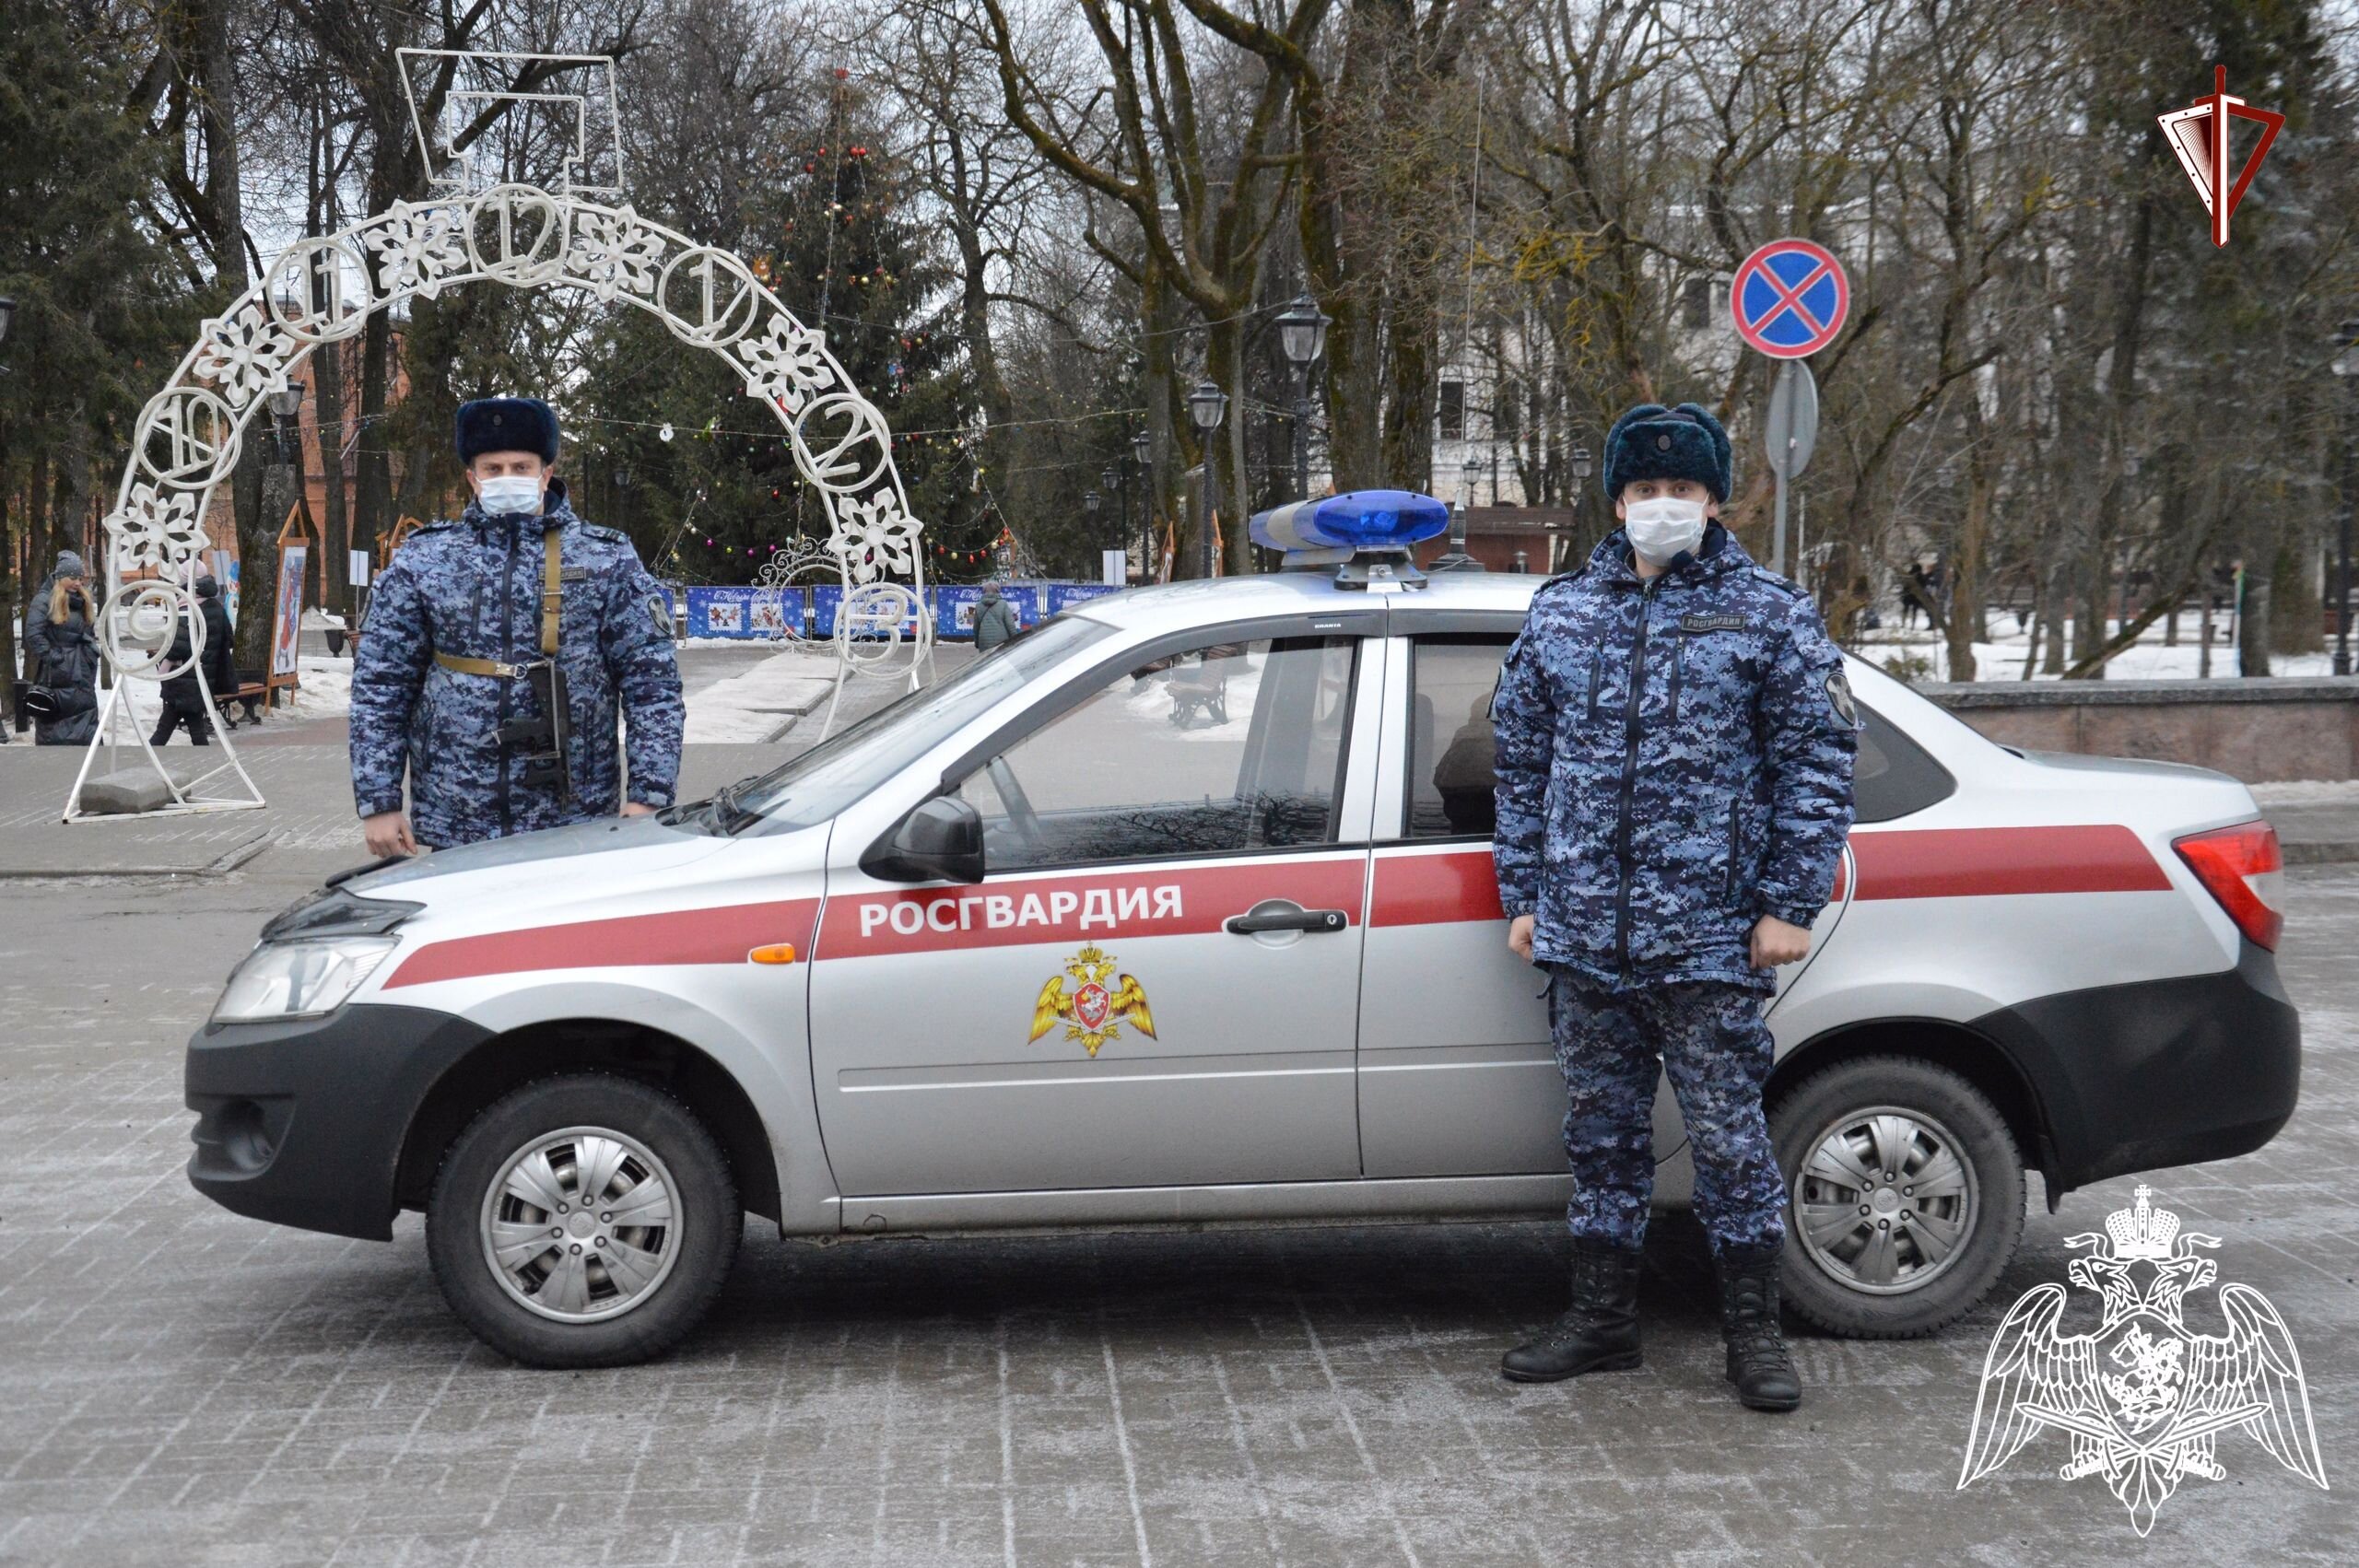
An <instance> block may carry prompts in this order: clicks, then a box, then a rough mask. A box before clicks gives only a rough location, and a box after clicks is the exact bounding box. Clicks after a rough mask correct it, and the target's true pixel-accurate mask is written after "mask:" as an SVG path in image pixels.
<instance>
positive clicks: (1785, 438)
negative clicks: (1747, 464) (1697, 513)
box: [1769, 359, 1794, 577]
mask: <svg viewBox="0 0 2359 1568" xmlns="http://www.w3.org/2000/svg"><path fill="white" fill-rule="evenodd" d="M1793 379H1794V362H1793V361H1792V360H1790V359H1786V360H1781V361H1780V362H1779V363H1778V387H1777V390H1776V391H1775V392H1772V393H1771V394H1770V396H1771V398H1772V400H1773V401H1772V403H1771V406H1772V407H1776V406H1778V403H1779V402H1780V401H1782V403H1783V404H1784V406H1785V407H1786V408H1787V409H1790V408H1791V407H1792V406H1793V388H1792V386H1791V385H1790V383H1791V382H1792V380H1793ZM1791 425H1792V415H1790V414H1789V415H1787V417H1786V418H1785V419H1783V420H1776V419H1773V420H1771V421H1770V424H1769V445H1770V451H1772V452H1773V453H1774V454H1775V457H1774V459H1773V461H1772V462H1770V464H1769V468H1770V472H1772V473H1774V474H1777V476H1778V532H1777V533H1776V534H1775V535H1774V537H1773V540H1772V542H1771V544H1770V546H1769V569H1770V570H1771V571H1773V572H1776V573H1777V574H1778V576H1779V577H1783V576H1785V575H1786V470H1787V469H1788V468H1789V467H1790V466H1791V461H1790V459H1789V458H1788V457H1787V455H1786V453H1787V449H1788V447H1789V445H1790V443H1791V441H1792V440H1793V433H1792V429H1791Z"/></svg>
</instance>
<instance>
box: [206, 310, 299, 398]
mask: <svg viewBox="0 0 2359 1568" xmlns="http://www.w3.org/2000/svg"><path fill="white" fill-rule="evenodd" d="M301 347H302V345H300V344H298V343H297V342H296V341H295V339H294V338H293V337H291V336H289V335H288V333H287V332H286V330H285V329H284V328H282V327H280V326H279V324H278V323H277V322H275V321H273V320H272V319H271V318H270V316H269V314H268V313H267V312H266V311H265V310H264V309H263V306H262V301H261V300H259V299H256V298H247V299H245V300H244V301H242V302H241V304H240V305H239V307H238V308H237V309H236V310H231V311H228V312H225V313H224V314H222V315H218V316H215V317H214V318H212V319H211V320H210V321H208V322H205V324H204V326H203V327H202V328H200V329H199V330H198V334H197V346H196V363H195V366H194V369H195V371H196V373H197V374H198V375H200V376H204V377H205V378H207V379H209V380H212V382H213V383H214V384H215V386H216V387H217V388H218V389H219V391H220V393H221V397H222V400H223V401H224V402H226V403H228V404H229V406H230V407H232V408H243V407H245V406H246V405H247V404H251V403H252V402H253V400H254V399H256V398H258V397H260V396H261V395H262V394H263V393H264V392H274V391H276V390H277V389H278V388H280V387H283V386H285V385H286V384H287V367H288V362H289V361H290V360H291V359H293V358H295V357H297V351H298V350H299V349H300V348H301Z"/></svg>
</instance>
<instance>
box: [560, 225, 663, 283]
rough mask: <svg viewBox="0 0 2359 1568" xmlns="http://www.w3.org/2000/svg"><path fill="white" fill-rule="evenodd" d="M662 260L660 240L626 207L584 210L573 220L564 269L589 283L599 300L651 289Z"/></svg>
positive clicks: (661, 242)
mask: <svg viewBox="0 0 2359 1568" xmlns="http://www.w3.org/2000/svg"><path fill="white" fill-rule="evenodd" d="M662 265H663V239H662V237H661V236H659V235H657V234H655V233H654V232H653V231H651V230H650V229H649V228H646V226H644V225H643V224H641V223H640V220H639V215H638V214H637V213H635V212H633V211H632V210H631V209H630V208H629V207H627V206H626V207H623V208H621V209H620V210H619V211H616V212H613V213H600V212H584V213H582V214H581V216H580V217H579V218H578V219H576V220H575V223H574V226H573V243H572V245H571V246H570V247H569V249H568V250H567V252H566V271H567V272H568V273H569V274H570V275H573V276H575V277H578V278H581V280H582V281H583V282H585V283H587V284H589V285H590V289H591V292H592V293H593V294H595V295H596V296H597V297H598V298H599V299H600V300H602V301H604V300H610V299H612V298H615V296H616V295H617V294H620V293H624V292H626V291H628V292H629V293H631V294H636V295H642V296H643V295H646V294H650V293H651V292H653V290H654V288H655V279H656V275H657V271H658V269H659V268H660V267H661V266H662Z"/></svg>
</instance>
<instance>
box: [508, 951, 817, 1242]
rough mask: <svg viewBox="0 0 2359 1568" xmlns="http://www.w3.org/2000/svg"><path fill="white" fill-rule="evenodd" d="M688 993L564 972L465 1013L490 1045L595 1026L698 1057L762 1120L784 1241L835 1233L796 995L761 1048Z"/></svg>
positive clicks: (772, 1022)
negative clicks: (663, 1042) (580, 1024)
mask: <svg viewBox="0 0 2359 1568" xmlns="http://www.w3.org/2000/svg"><path fill="white" fill-rule="evenodd" d="M691 990H692V988H687V987H679V986H676V985H675V986H672V987H668V988H659V987H657V986H654V985H645V984H637V983H634V982H631V981H628V980H584V979H582V978H581V977H580V975H579V972H578V971H576V972H573V973H570V974H568V973H565V972H562V971H559V972H553V973H552V976H551V977H550V979H549V980H547V981H546V982H545V983H532V984H525V985H521V986H515V987H513V988H511V989H503V990H502V991H500V992H499V994H497V995H494V996H489V997H486V998H484V999H482V1000H480V1001H478V1002H477V1003H476V1004H475V1005H474V1006H472V1007H470V1008H468V1009H467V1011H466V1016H467V1017H468V1019H470V1020H471V1021H472V1022H474V1023H476V1024H481V1025H482V1026H483V1027H484V1028H486V1029H488V1030H490V1031H491V1032H492V1034H493V1035H494V1036H500V1035H507V1034H512V1033H514V1032H515V1031H517V1030H519V1029H523V1028H526V1027H529V1026H531V1025H534V1024H551V1023H559V1022H563V1021H565V1020H567V1019H575V1018H594V1019H598V1020H600V1021H602V1022H604V1021H611V1022H615V1023H620V1024H637V1025H639V1026H640V1027H643V1028H646V1029H651V1030H654V1031H656V1032H658V1033H661V1034H665V1035H670V1036H674V1037H675V1038H676V1039H679V1040H681V1041H684V1042H685V1043H687V1044H688V1045H690V1046H693V1047H696V1048H697V1049H698V1050H700V1051H702V1052H703V1053H704V1054H705V1055H706V1056H708V1057H710V1058H711V1059H713V1061H714V1062H715V1063H717V1064H718V1065H719V1066H720V1067H721V1069H722V1071H724V1072H727V1073H728V1074H729V1075H730V1076H731V1077H732V1078H733V1079H734V1080H735V1081H736V1082H737V1084H738V1087H739V1088H741V1089H743V1090H744V1091H745V1097H746V1098H747V1099H748V1100H749V1101H751V1102H752V1103H753V1106H754V1110H755V1112H756V1114H757V1115H758V1116H759V1117H761V1119H762V1127H763V1129H764V1130H765V1132H766V1133H767V1134H768V1136H769V1145H770V1156H771V1159H772V1160H773V1161H774V1162H775V1164H776V1165H777V1168H778V1184H779V1206H780V1226H779V1228H780V1231H781V1232H782V1233H784V1234H787V1235H812V1234H820V1233H829V1232H833V1231H834V1230H835V1229H837V1226H838V1220H837V1209H836V1205H835V1199H837V1198H838V1197H839V1193H838V1191H837V1188H836V1181H835V1176H834V1175H833V1173H832V1172H831V1171H830V1170H829V1169H828V1165H827V1152H826V1149H825V1148H824V1146H823V1145H822V1144H821V1142H820V1139H819V1117H818V1110H817V1107H816V1106H815V1105H814V1104H813V1101H812V1095H811V1071H810V1059H809V1040H808V1037H807V1036H806V1035H805V1034H804V1010H803V1008H802V1007H801V1005H800V1004H799V993H798V1005H796V1006H795V1007H794V1008H793V1009H792V1018H791V1019H789V1018H787V1017H784V1016H772V1017H770V1018H769V1019H766V1020H765V1023H766V1024H769V1025H770V1026H771V1027H772V1029H773V1033H772V1035H771V1036H770V1038H769V1041H768V1042H767V1043H765V1042H761V1041H757V1040H756V1039H755V1038H753V1037H752V1036H750V1035H748V1034H747V1033H746V1032H745V1030H744V1029H743V1028H741V1027H739V1026H738V1025H737V1024H735V1023H733V1022H732V1021H731V1020H730V1019H728V1018H727V1017H724V1016H723V1015H722V1014H721V1013H719V1012H715V1011H713V1010H712V1009H710V1008H709V1007H706V1006H703V1005H701V1004H700V1003H698V1001H697V1000H694V998H693V996H692V994H690V992H691ZM780 1012H781V1013H783V1012H785V1010H783V1009H781V1010H780Z"/></svg>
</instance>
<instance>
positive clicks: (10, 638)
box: [0, 463, 40, 725]
mask: <svg viewBox="0 0 2359 1568" xmlns="http://www.w3.org/2000/svg"><path fill="white" fill-rule="evenodd" d="M34 466H35V468H36V470H38V468H39V466H40V465H39V464H38V463H36V464H35V465H34ZM9 477H10V474H9V471H8V470H7V469H6V468H5V467H0V724H7V725H13V724H14V723H15V721H16V717H17V708H16V675H17V626H18V614H19V606H20V605H21V604H22V603H24V593H25V590H26V588H27V587H28V586H29V585H28V584H27V583H26V582H25V581H24V579H22V578H21V577H20V576H19V575H18V569H17V559H18V555H17V542H18V537H19V536H20V534H21V532H22V530H21V529H20V528H19V527H18V521H17V512H18V508H16V507H13V506H11V505H9V501H10V500H11V499H12V498H13V497H15V496H16V494H17V492H16V491H14V490H11V489H10V488H9V487H8V481H9ZM38 487H39V485H38V482H37V481H36V483H35V484H34V485H32V486H27V487H26V498H27V499H28V500H29V499H30V498H31V496H30V492H31V491H32V490H33V489H36V488H38Z"/></svg>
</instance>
